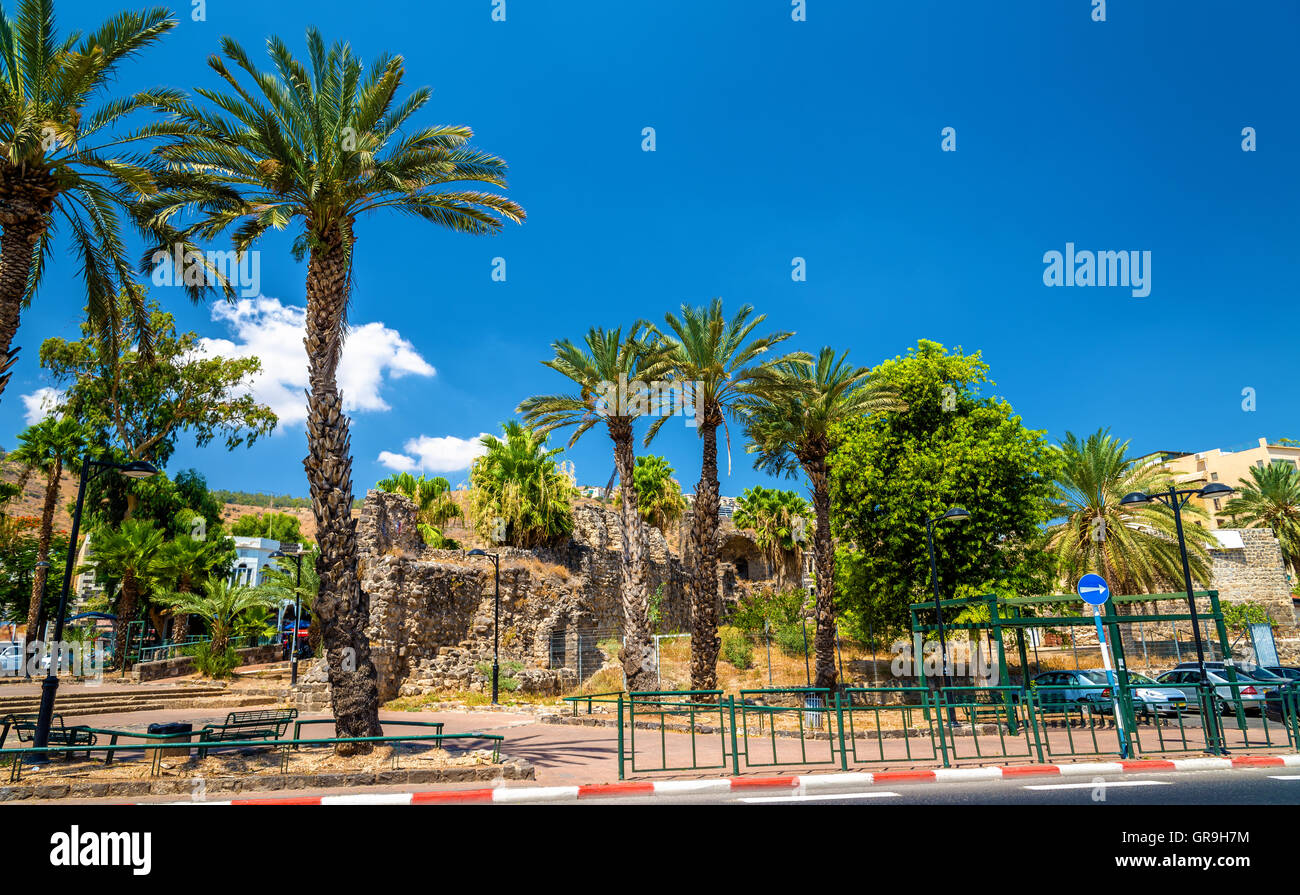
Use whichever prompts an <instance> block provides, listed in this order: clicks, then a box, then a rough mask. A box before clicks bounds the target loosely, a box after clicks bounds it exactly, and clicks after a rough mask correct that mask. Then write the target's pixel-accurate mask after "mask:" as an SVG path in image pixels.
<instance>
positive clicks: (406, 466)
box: [379, 432, 487, 473]
mask: <svg viewBox="0 0 1300 895" xmlns="http://www.w3.org/2000/svg"><path fill="white" fill-rule="evenodd" d="M486 434H487V433H486V432H480V433H479V434H478V435H476V436H475V437H473V438H457V437H455V436H454V435H444V436H438V437H435V436H431V435H421V436H420V437H419V438H412V439H410V440H409V441H407V442H406V444H405V445H403V446H402V450H404V451H406V453H405V454H395V453H393V452H392V451H381V452H380V454H379V462H380V463H382V464H383V465H384V466H386V467H388V468H389V469H392V470H394V471H396V472H419V471H420V470H421V468H423V470H424V471H425V472H426V473H435V472H457V471H459V470H462V469H469V466H470V464H471V463H473V462H474V458H475V457H479V456H482V455H483V454H484V453H485V452H486V448H484V447H483V445H482V443H481V441H480V439H482V438H483V436H484V435H486Z"/></svg>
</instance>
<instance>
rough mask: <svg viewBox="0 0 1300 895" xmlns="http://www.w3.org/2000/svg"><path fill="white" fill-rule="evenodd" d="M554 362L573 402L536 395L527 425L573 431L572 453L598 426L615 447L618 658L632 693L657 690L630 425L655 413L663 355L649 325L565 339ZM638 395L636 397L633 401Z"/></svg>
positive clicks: (527, 406) (526, 408)
mask: <svg viewBox="0 0 1300 895" xmlns="http://www.w3.org/2000/svg"><path fill="white" fill-rule="evenodd" d="M551 348H552V350H553V351H554V352H555V356H554V357H552V358H551V359H550V360H546V361H543V362H542V363H543V364H545V365H546V366H548V367H550V368H551V369H552V370H555V371H556V372H557V373H560V374H561V375H563V376H565V377H567V378H568V379H569V380H570V381H572V382H573V384H574V385H576V386H577V387H578V391H577V392H576V393H571V394H567V395H538V396H536V397H532V398H528V399H527V400H525V401H524V402H523V403H521V404H520V405H519V412H520V413H522V414H523V415H524V421H525V422H526V423H527V424H528V425H530V426H535V427H536V431H538V432H540V433H543V434H544V433H548V432H552V431H554V430H555V429H558V428H562V427H565V426H572V427H573V436H572V437H571V438H570V439H569V447H573V445H575V444H577V442H578V439H580V438H581V437H582V436H583V435H584V434H586V433H587V432H589V431H591V429H592V427H594V426H596V425H597V424H598V423H600V422H602V421H603V422H604V423H605V428H606V431H607V432H608V434H609V437H610V440H611V441H612V442H613V447H614V466H615V468H616V469H617V470H618V476H619V501H620V503H619V515H620V520H621V522H622V529H623V550H622V553H621V554H620V559H621V562H620V563H619V568H620V576H619V577H620V585H621V586H620V593H621V594H622V598H623V649H622V655H621V656H620V658H621V661H622V664H623V673H624V676H625V677H626V679H627V687H628V689H629V690H641V691H651V690H657V689H658V686H659V676H658V673H657V671H656V668H655V649H654V641H653V640H652V638H651V630H650V621H649V616H648V614H647V613H648V600H649V596H650V566H649V551H650V546H649V541H648V539H647V536H646V530H645V522H644V520H643V519H642V518H641V513H640V504H639V500H638V494H637V491H636V485H635V479H636V472H635V470H636V457H635V453H634V450H633V447H634V444H633V437H632V426H633V424H634V423H635V422H636V420H637V419H638V418H640V417H643V416H649V415H651V414H654V413H656V412H657V411H658V410H660V409H661V408H658V407H654V406H652V405H653V403H654V402H653V400H652V399H651V398H650V396H649V395H647V394H645V392H646V391H648V389H649V387H650V383H652V382H656V381H663V380H664V378H665V377H666V376H667V374H668V367H667V366H666V365H665V363H664V361H665V353H664V350H663V349H662V348H661V347H659V346H658V345H657V344H656V340H655V339H654V338H653V336H652V334H650V333H648V332H647V331H646V330H645V324H643V323H640V322H637V323H634V324H633V325H632V327H631V328H630V329H629V330H628V332H627V336H626V337H624V335H623V330H622V329H621V328H619V329H612V330H605V329H601V328H593V329H590V330H588V331H587V337H586V338H585V339H584V340H583V344H582V345H575V344H574V343H573V342H571V341H569V340H568V339H561V340H560V341H557V342H554V343H552V345H551ZM633 393H634V394H633Z"/></svg>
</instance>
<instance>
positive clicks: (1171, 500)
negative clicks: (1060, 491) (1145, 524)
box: [1119, 482, 1237, 684]
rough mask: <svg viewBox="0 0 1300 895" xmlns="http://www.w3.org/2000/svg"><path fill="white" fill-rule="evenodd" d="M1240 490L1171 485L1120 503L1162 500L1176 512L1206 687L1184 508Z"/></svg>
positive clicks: (1214, 484)
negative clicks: (1196, 499)
mask: <svg viewBox="0 0 1300 895" xmlns="http://www.w3.org/2000/svg"><path fill="white" fill-rule="evenodd" d="M1236 490H1237V489H1236V488H1233V487H1232V486H1231V485H1225V484H1223V483H1222V482H1211V483H1210V484H1208V485H1206V486H1205V487H1204V488H1184V489H1183V490H1181V491H1180V490H1178V489H1176V488H1175V487H1174V486H1173V485H1170V486H1169V490H1168V491H1158V492H1156V493H1154V494H1144V493H1143V492H1141V491H1134V492H1132V493H1130V494H1125V495H1124V497H1123V499H1121V500H1120V502H1119V505H1120V506H1122V507H1144V506H1149V505H1150V504H1151V503H1152V502H1153V501H1157V500H1158V501H1160V502H1161V503H1164V504H1167V505H1168V506H1169V507H1170V508H1172V509H1173V511H1174V529H1175V530H1176V531H1177V533H1178V552H1179V554H1180V555H1181V557H1182V560H1183V585H1184V586H1185V587H1186V588H1187V610H1188V613H1189V614H1190V615H1191V616H1192V636H1193V637H1194V638H1195V639H1196V664H1197V667H1198V668H1199V670H1200V674H1201V683H1202V684H1205V683H1206V677H1205V648H1204V647H1203V646H1202V645H1201V622H1200V616H1199V615H1197V612H1196V600H1195V599H1194V598H1193V596H1192V570H1191V566H1190V565H1189V564H1188V562H1187V539H1186V538H1185V537H1184V536H1183V507H1184V506H1186V505H1187V501H1189V500H1191V499H1192V498H1193V497H1199V498H1201V499H1202V500H1213V499H1214V498H1218V497H1226V496H1228V495H1229V494H1232V493H1233V492H1234V491H1236ZM1224 658H1225V659H1227V658H1228V657H1227V656H1224Z"/></svg>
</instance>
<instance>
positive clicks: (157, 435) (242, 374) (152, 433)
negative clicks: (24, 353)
mask: <svg viewBox="0 0 1300 895" xmlns="http://www.w3.org/2000/svg"><path fill="white" fill-rule="evenodd" d="M148 308H149V318H148V319H149V326H150V329H151V331H152V332H153V334H154V338H153V345H152V351H151V353H148V354H146V353H144V352H141V351H140V350H139V347H138V346H135V347H132V348H130V349H128V350H125V351H122V352H116V351H113V350H112V349H111V348H110V347H109V346H107V345H106V344H105V343H104V341H103V340H102V339H101V338H99V337H98V336H97V335H96V334H95V333H94V332H93V331H91V329H90V328H89V327H88V326H83V327H82V338H81V339H79V340H78V341H75V342H69V341H66V340H64V339H60V338H51V339H46V340H45V342H44V343H42V345H41V366H43V367H45V368H46V369H47V370H49V372H50V376H51V378H52V379H53V380H54V383H55V384H56V385H58V386H62V387H64V388H65V391H64V393H63V398H62V400H61V401H60V404H59V408H58V409H59V410H60V412H62V413H63V414H64V415H65V416H71V417H74V418H76V419H78V420H80V421H81V422H82V423H84V424H85V425H87V426H89V427H91V428H92V429H94V430H95V431H96V432H101V433H104V434H105V436H107V437H108V438H111V439H112V441H113V442H114V443H115V444H116V446H118V447H119V448H120V449H121V451H122V453H123V455H124V457H125V458H126V459H127V460H146V461H149V462H151V463H153V464H155V465H156V466H159V467H161V466H163V465H165V464H166V463H167V460H168V459H169V458H170V457H171V455H172V453H173V451H175V449H176V443H177V440H178V439H179V437H180V435H181V434H182V433H189V434H191V435H192V436H193V438H194V442H195V444H197V445H198V446H199V447H203V446H205V445H207V444H208V443H210V442H211V441H213V440H214V439H216V438H224V439H225V444H226V448H227V449H228V450H234V449H235V448H237V447H240V446H241V445H242V446H248V447H251V446H252V445H253V444H255V443H256V442H257V440H258V439H259V438H261V437H262V436H264V435H268V434H270V432H271V431H272V430H273V429H274V428H275V424H276V417H275V414H274V413H272V412H271V409H270V408H269V407H266V406H265V405H262V404H258V403H257V402H256V401H255V400H254V399H253V398H252V397H251V396H250V395H249V394H248V393H247V391H246V390H245V388H244V386H245V384H246V381H247V379H248V378H249V377H250V376H255V375H256V374H257V373H258V372H259V371H260V370H261V369H262V366H261V361H259V360H258V359H257V358H255V357H248V358H224V357H210V356H207V355H205V354H204V353H203V352H202V351H200V350H199V335H198V333H194V332H188V333H184V334H181V335H178V334H177V332H176V320H175V318H174V317H173V316H172V315H171V314H168V313H166V312H165V311H163V310H162V309H161V308H159V306H158V305H157V303H156V302H149V303H148Z"/></svg>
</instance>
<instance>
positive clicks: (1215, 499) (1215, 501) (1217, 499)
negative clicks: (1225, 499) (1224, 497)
mask: <svg viewBox="0 0 1300 895" xmlns="http://www.w3.org/2000/svg"><path fill="white" fill-rule="evenodd" d="M1214 508H1215V509H1216V510H1217V509H1218V508H1219V498H1217V497H1216V498H1214Z"/></svg>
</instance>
